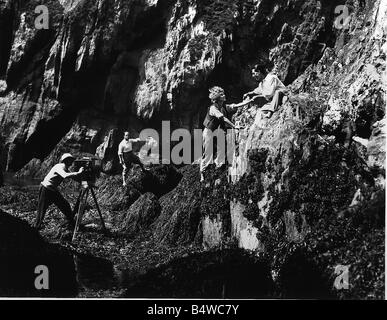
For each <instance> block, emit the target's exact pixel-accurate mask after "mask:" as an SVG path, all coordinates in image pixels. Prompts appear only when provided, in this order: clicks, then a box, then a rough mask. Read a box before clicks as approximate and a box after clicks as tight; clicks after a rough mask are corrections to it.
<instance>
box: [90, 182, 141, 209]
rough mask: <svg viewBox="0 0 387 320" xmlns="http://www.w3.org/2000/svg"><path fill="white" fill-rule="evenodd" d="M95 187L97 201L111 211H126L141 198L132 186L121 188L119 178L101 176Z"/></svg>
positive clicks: (139, 193)
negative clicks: (96, 187)
mask: <svg viewBox="0 0 387 320" xmlns="http://www.w3.org/2000/svg"><path fill="white" fill-rule="evenodd" d="M97 186H98V189H97V196H98V201H99V202H100V203H101V204H103V205H104V206H106V207H108V208H111V209H112V210H113V211H123V210H128V209H129V208H130V206H131V205H132V204H133V203H134V202H135V201H136V200H137V199H138V198H139V197H140V196H141V192H140V191H138V190H137V189H136V188H134V187H133V186H131V185H130V186H128V187H123V186H122V177H120V176H108V175H102V176H101V178H100V179H99V180H98V185H97Z"/></svg>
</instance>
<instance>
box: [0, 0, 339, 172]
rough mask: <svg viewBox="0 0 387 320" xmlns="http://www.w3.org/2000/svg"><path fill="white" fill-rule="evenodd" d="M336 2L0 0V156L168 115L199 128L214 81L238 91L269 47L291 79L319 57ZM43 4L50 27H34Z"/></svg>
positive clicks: (104, 135)
mask: <svg viewBox="0 0 387 320" xmlns="http://www.w3.org/2000/svg"><path fill="white" fill-rule="evenodd" d="M339 2H340V1H339ZM339 2H336V1H316V0H308V1H287V2H283V1H269V0H263V1H257V0H240V1H215V0H207V1H180V0H175V1H172V0H161V1H145V0H143V1H140V0H138V1H126V0H117V1H113V2H112V1H107V0H101V1H91V0H83V1H55V0H52V1H43V2H41V1H16V0H8V1H2V4H1V7H0V17H1V19H0V21H1V25H2V26H4V28H1V33H0V41H1V44H2V45H1V55H0V72H1V75H0V77H1V89H0V90H1V97H0V99H1V100H0V123H1V139H0V141H1V145H2V152H1V154H2V160H1V162H2V163H3V164H4V166H5V167H6V169H7V170H13V171H17V170H20V169H21V168H23V167H24V166H25V165H26V164H27V163H28V162H29V161H31V160H32V159H39V160H44V159H46V158H47V156H48V155H50V154H51V152H52V150H53V149H54V148H55V146H56V145H57V144H58V142H61V146H62V148H66V149H74V151H88V152H92V153H94V152H95V150H96V149H97V147H98V146H99V145H100V144H102V143H103V142H104V141H105V140H106V139H108V137H109V135H111V132H112V130H114V129H118V130H123V129H124V128H125V129H128V128H130V130H131V131H132V134H133V135H135V134H137V133H138V132H139V131H140V130H141V129H142V128H144V127H149V126H150V127H156V128H157V127H159V125H160V120H162V119H167V120H171V121H172V126H173V127H175V128H177V127H178V128H181V127H183V128H188V129H191V130H192V129H193V128H197V127H200V126H201V121H202V119H203V116H204V113H205V111H206V108H207V106H208V101H207V92H208V91H207V89H208V87H209V86H210V85H214V84H218V85H223V86H224V87H225V88H226V90H227V93H228V96H229V98H230V100H231V101H236V100H239V99H240V97H241V93H242V92H243V91H245V90H247V89H251V88H253V87H254V86H255V85H256V83H255V82H254V81H253V80H252V78H251V75H250V70H251V66H252V65H253V64H255V63H257V62H263V63H265V61H267V60H268V58H269V56H270V58H271V59H272V60H273V61H274V62H276V64H277V66H278V68H279V74H280V76H281V78H282V79H283V80H284V81H285V82H286V83H291V82H292V81H293V80H295V79H296V78H297V76H298V75H300V74H301V72H302V71H304V70H305V69H306V67H307V66H308V65H310V64H312V63H315V62H317V61H318V60H319V59H320V58H321V56H322V53H323V51H324V50H323V49H325V48H326V46H330V47H332V46H333V45H334V43H335V39H336V31H335V29H334V28H332V24H333V18H334V8H335V6H336V5H338V4H341V2H340V3H339ZM42 3H43V4H45V5H46V6H47V8H48V14H49V29H48V30H45V29H42V30H37V29H36V28H35V26H34V22H35V19H36V17H37V16H38V15H39V13H35V11H34V10H35V8H36V6H37V5H38V4H42ZM56 149H58V147H57V148H56ZM55 160H56V159H52V160H49V161H50V162H51V161H55ZM37 167H40V162H39V161H33V162H32V163H31V164H30V168H29V169H28V170H27V171H28V172H27V173H28V174H31V173H35V170H34V168H35V169H36V168H37Z"/></svg>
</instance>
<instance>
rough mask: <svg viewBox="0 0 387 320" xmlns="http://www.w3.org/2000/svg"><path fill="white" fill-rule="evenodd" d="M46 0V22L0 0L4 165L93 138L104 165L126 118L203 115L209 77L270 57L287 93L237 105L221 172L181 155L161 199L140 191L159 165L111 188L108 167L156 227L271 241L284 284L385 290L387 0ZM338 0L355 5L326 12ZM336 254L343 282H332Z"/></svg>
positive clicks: (184, 235)
mask: <svg viewBox="0 0 387 320" xmlns="http://www.w3.org/2000/svg"><path fill="white" fill-rule="evenodd" d="M44 3H46V5H47V6H48V8H49V12H50V29H49V30H36V29H35V28H34V27H33V20H34V17H35V15H34V7H35V5H36V4H37V1H11V0H9V1H3V2H2V4H1V6H0V18H1V19H0V23H1V25H2V26H6V27H4V28H1V30H0V40H1V44H2V46H1V49H0V72H1V79H2V81H1V87H0V90H1V91H0V92H1V96H0V127H1V132H0V146H1V148H2V149H1V163H3V165H4V166H5V167H6V169H7V170H20V169H22V168H23V169H22V172H24V173H26V174H36V175H41V174H42V173H43V172H45V171H46V169H47V166H48V165H49V164H50V163H52V162H54V161H56V160H57V158H58V156H59V155H60V153H62V152H63V151H65V150H66V151H69V150H70V151H72V152H74V153H78V152H89V153H95V152H96V151H97V152H98V154H100V155H101V156H102V157H104V159H105V164H104V165H105V168H106V171H107V172H109V171H110V170H111V169H112V168H114V165H115V164H114V157H115V150H116V147H117V141H118V140H119V138H120V133H121V131H122V130H123V129H124V128H125V129H127V128H130V130H131V132H132V134H133V135H136V134H138V132H139V131H140V130H141V129H142V128H144V127H147V126H150V127H154V128H156V129H159V127H160V123H161V120H171V121H172V125H173V127H175V128H177V127H179V128H180V127H183V128H187V129H189V130H192V129H193V128H198V127H201V121H202V119H203V116H204V113H205V111H206V108H207V107H208V103H209V102H208V98H207V94H208V88H209V87H210V86H211V85H221V86H223V87H224V88H225V89H226V92H227V96H228V98H229V101H230V102H236V101H237V100H240V99H241V96H242V93H244V92H245V91H247V90H250V89H252V88H254V87H255V86H256V85H257V84H256V83H255V82H254V81H253V79H252V78H251V75H250V71H251V67H252V66H253V65H254V64H256V63H262V64H265V63H267V62H268V61H269V60H271V61H272V62H274V64H275V66H276V69H277V72H278V75H279V76H280V78H281V79H282V80H283V81H284V82H285V84H286V85H289V88H290V91H291V93H290V94H289V96H288V99H287V101H285V102H284V104H283V105H282V106H281V108H280V110H279V111H278V112H276V113H275V114H274V115H273V117H272V118H271V119H269V120H264V119H262V118H261V114H260V112H259V105H250V106H248V107H246V108H244V109H242V110H239V111H238V113H237V114H236V115H235V116H234V121H235V122H236V123H237V124H240V125H242V126H243V127H244V128H245V129H244V130H242V131H240V132H238V133H235V134H236V140H237V142H238V147H237V150H236V153H235V155H234V159H233V162H232V166H231V168H230V169H229V172H228V173H226V172H212V171H211V173H210V175H209V177H208V179H207V180H208V181H207V182H206V183H205V184H204V185H200V183H199V175H198V168H197V166H187V167H186V168H184V169H182V170H181V172H180V173H181V174H182V175H183V177H182V179H181V180H180V177H179V179H176V181H175V180H174V183H173V187H172V185H171V188H165V189H166V190H164V191H165V192H168V191H170V192H169V193H167V194H164V193H163V194H157V197H161V198H159V199H156V198H155V197H153V196H151V195H150V194H147V195H143V196H141V194H144V193H147V192H153V193H155V192H156V191H157V190H154V188H153V189H152V187H154V183H153V180H152V181H148V182H146V183H145V184H142V183H140V182H139V183H138V185H136V186H135V187H133V188H131V187H130V188H127V190H124V193H123V194H120V193H119V192H116V188H117V186H118V184H119V181H117V179H116V178H114V177H112V178H106V179H105V180H104V181H102V182H101V183H102V188H101V189H103V190H105V189H106V190H110V192H111V193H110V194H108V193H107V192H105V193H106V198H105V200H106V201H108V200H109V199H108V198H112V199H113V198H114V197H113V196H116V198H114V199H118V200H117V202H120V203H118V205H119V207H117V208H116V209H117V210H118V211H120V210H121V211H125V212H124V218H125V221H127V222H128V225H130V227H133V223H132V222H133V221H135V222H136V223H137V222H138V223H137V224H136V225H135V227H136V230H137V228H142V227H144V228H146V229H151V233H152V235H153V236H154V237H155V238H156V239H157V241H159V242H166V243H171V244H187V243H192V242H198V241H201V242H202V243H203V244H204V245H205V247H207V248H208V247H210V248H211V247H225V246H227V245H229V244H230V243H237V245H238V246H239V247H241V248H244V249H248V250H252V251H254V252H256V253H262V254H264V255H266V258H267V261H269V263H270V268H271V273H272V276H273V280H274V281H275V283H276V285H277V287H278V288H279V290H280V292H281V294H280V295H282V296H284V297H288V298H289V297H298V298H299V297H302V295H303V294H306V295H305V297H309V298H310V297H312V296H313V295H311V293H313V294H314V296H315V297H321V296H324V297H341V298H382V297H383V295H384V188H385V186H384V185H385V181H384V179H385V167H384V162H385V148H384V144H385V130H386V129H385V120H384V116H385V103H386V98H385V94H386V88H385V83H386V70H385V59H386V53H387V52H386V51H387V47H386V22H387V18H386V10H387V6H386V4H385V1H381V0H379V1H374V2H372V3H371V2H366V1H362V0H348V1H345V0H343V1H333V0H332V1H329V0H321V1H317V0H307V1H296V0H288V1H273V0H255V1H254V0H251V1H249V0H239V1H225V0H224V1H221V0H205V1H195V0H190V1H179V0H170V1H157V0H155V1H145V0H144V1H140V0H138V1H124V0H116V1H108V0H99V1H91V0H90V1H88V0H80V1H59V2H58V1H44ZM39 4H40V2H39ZM340 5H345V6H346V8H347V9H348V13H349V16H350V19H349V18H347V17H346V16H345V14H344V18H342V17H343V16H341V17H339V18H338V19H336V18H335V8H336V7H337V6H340ZM43 160H44V162H42V161H43ZM160 170H164V169H160ZM113 171H114V170H112V172H113ZM109 179H112V182H111V183H110V182H109ZM141 179H144V177H141ZM141 179H138V181H142V180H141ZM135 181H137V180H135ZM179 181H180V182H179ZM176 184H178V185H177V187H176ZM168 185H169V184H168ZM111 186H113V188H111ZM141 186H142V187H143V188H142V189H143V190H139V189H137V188H138V187H141ZM105 187H106V188H105ZM104 188H105V189H104ZM109 188H110V189H109ZM101 189H100V190H101ZM149 199H151V201H148V200H149ZM133 203H136V206H137V207H142V208H144V211H141V212H138V211H136V210H134V209H135V208H134V207H132V204H133ZM159 205H160V206H159ZM129 208H130V209H129ZM147 208H149V210H148V209H147ZM155 208H156V209H155ZM128 209H129V211H128ZM128 212H129V214H128ZM147 212H148V213H149V216H150V217H151V219H149V221H148V219H147V216H143V214H144V213H145V215H147ZM144 218H145V219H144ZM150 220H152V221H150ZM122 222H123V221H119V222H117V223H118V224H121V225H122ZM124 229H125V228H124ZM127 231H128V232H130V233H135V231H133V230H129V229H127ZM132 231H133V232H132ZM124 232H125V230H124ZM340 265H341V266H344V267H347V268H349V271H350V279H351V280H350V288H349V290H344V291H340V290H336V289H335V288H334V286H333V284H334V282H335V279H336V277H337V274H335V270H336V267H337V266H340ZM313 290H315V291H313Z"/></svg>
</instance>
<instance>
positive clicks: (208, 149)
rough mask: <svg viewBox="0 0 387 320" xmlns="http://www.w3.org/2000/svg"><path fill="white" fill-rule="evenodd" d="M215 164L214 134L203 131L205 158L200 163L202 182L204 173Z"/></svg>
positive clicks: (209, 131)
mask: <svg viewBox="0 0 387 320" xmlns="http://www.w3.org/2000/svg"><path fill="white" fill-rule="evenodd" d="M213 162H214V145H213V136H212V132H211V130H209V129H204V131H203V156H202V160H201V162H200V173H201V181H203V180H204V175H203V173H204V171H205V170H206V169H207V167H208V166H209V165H210V164H212V163H213Z"/></svg>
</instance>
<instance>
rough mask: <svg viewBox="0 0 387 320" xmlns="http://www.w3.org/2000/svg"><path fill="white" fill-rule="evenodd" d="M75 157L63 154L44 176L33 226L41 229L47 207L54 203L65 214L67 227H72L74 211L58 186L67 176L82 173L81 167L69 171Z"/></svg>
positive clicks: (73, 224)
mask: <svg viewBox="0 0 387 320" xmlns="http://www.w3.org/2000/svg"><path fill="white" fill-rule="evenodd" d="M74 160H75V158H74V157H73V156H72V155H71V154H69V153H66V154H64V155H63V156H62V157H61V159H60V163H58V164H57V165H55V166H54V167H53V168H52V169H51V170H50V172H49V173H48V175H47V176H46V177H45V178H44V180H43V182H42V183H41V185H40V189H39V203H38V212H37V216H36V222H35V228H36V229H38V230H39V229H41V228H42V224H43V219H44V216H45V214H46V211H47V209H48V207H49V206H50V205H51V204H55V205H56V206H57V207H58V208H59V210H60V211H62V213H63V214H64V215H65V217H66V219H67V221H68V224H69V227H70V228H74V226H75V223H74V212H73V211H72V210H71V206H70V204H69V203H68V201H67V200H66V199H65V198H64V197H63V196H62V195H61V194H60V192H59V190H58V187H59V185H60V184H61V183H62V182H63V180H65V179H68V178H77V177H78V176H80V175H81V174H82V173H83V170H84V169H83V168H81V169H79V171H78V172H70V171H69V168H70V167H71V166H72V164H73V163H74Z"/></svg>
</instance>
